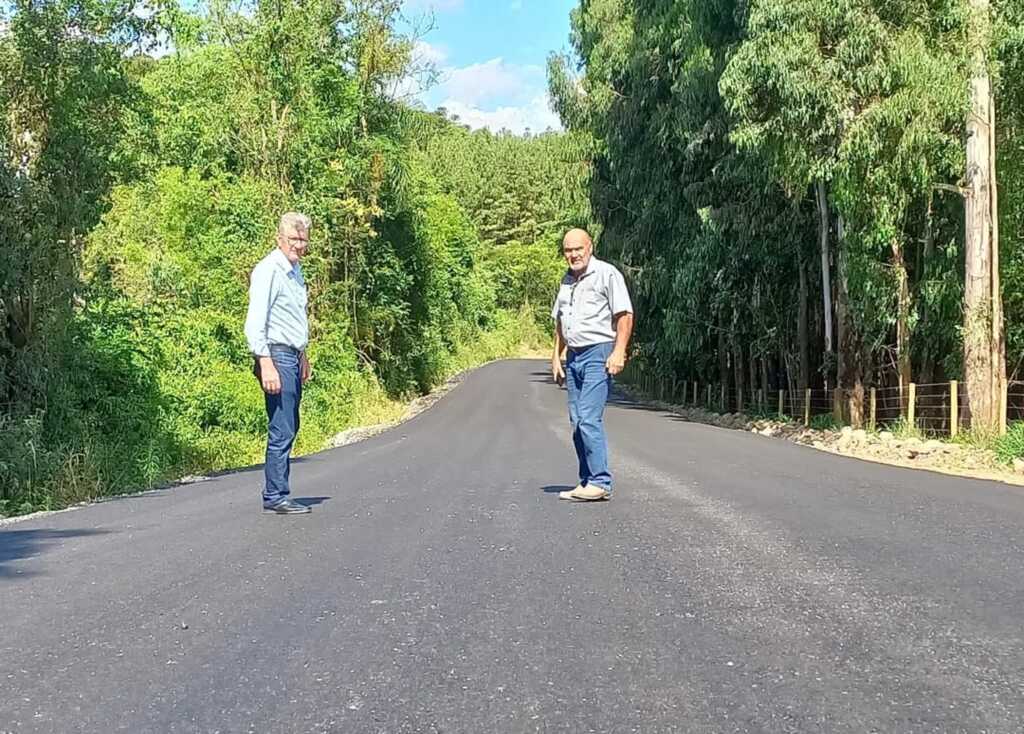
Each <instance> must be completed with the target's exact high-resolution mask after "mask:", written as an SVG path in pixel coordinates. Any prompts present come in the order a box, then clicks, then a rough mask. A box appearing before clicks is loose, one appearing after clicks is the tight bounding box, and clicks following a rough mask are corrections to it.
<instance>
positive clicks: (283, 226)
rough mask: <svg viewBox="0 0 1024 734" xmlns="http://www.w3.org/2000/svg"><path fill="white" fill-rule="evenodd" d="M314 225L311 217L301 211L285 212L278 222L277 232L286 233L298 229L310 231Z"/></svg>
mask: <svg viewBox="0 0 1024 734" xmlns="http://www.w3.org/2000/svg"><path fill="white" fill-rule="evenodd" d="M312 225H313V223H312V222H311V221H310V219H309V217H307V216H306V215H305V214H300V213H299V212H285V213H284V214H282V215H281V219H280V220H279V221H278V223H277V233H278V234H282V235H283V234H286V233H287V232H294V231H296V230H299V229H301V230H305V231H306V232H308V231H309V228H310V227H311V226H312Z"/></svg>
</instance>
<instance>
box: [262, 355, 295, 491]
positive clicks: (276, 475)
mask: <svg viewBox="0 0 1024 734" xmlns="http://www.w3.org/2000/svg"><path fill="white" fill-rule="evenodd" d="M270 358H271V359H272V360H273V361H274V366H275V367H276V368H277V374H279V375H280V376H281V392H279V393H278V394H277V395H271V394H269V393H264V394H263V396H264V398H265V400H266V404H267V418H268V422H269V427H268V430H267V460H266V464H265V465H264V467H263V472H264V475H265V476H266V485H265V486H264V488H263V504H264V505H265V506H269V505H272V504H274V503H276V502H280V501H281V500H283V499H285V498H286V497H287V496H288V494H289V492H290V490H289V489H288V476H289V475H290V473H291V460H290V457H291V453H292V444H294V443H295V436H296V435H297V434H298V432H299V403H300V402H301V401H302V373H301V369H300V366H299V353H298V352H296V351H294V350H292V349H290V348H288V347H279V346H271V347H270ZM257 376H258V375H257Z"/></svg>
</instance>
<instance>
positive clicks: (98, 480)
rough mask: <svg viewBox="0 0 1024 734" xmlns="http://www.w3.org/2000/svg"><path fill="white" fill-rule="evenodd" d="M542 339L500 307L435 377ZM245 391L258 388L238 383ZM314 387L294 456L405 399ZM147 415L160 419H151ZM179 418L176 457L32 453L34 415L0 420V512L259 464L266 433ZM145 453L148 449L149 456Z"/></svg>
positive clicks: (526, 317) (90, 440) (91, 446)
mask: <svg viewBox="0 0 1024 734" xmlns="http://www.w3.org/2000/svg"><path fill="white" fill-rule="evenodd" d="M549 339H550V337H549V335H548V334H547V333H546V332H545V331H544V329H542V328H541V326H540V324H538V323H537V321H536V319H535V317H534V316H533V314H532V313H531V312H530V311H529V310H527V309H522V310H520V311H518V312H499V313H498V314H497V316H496V319H495V323H494V326H493V328H491V329H490V330H488V331H486V332H478V333H475V334H472V335H467V336H466V338H464V339H463V340H462V341H461V342H460V343H458V345H457V346H456V348H455V349H454V350H453V352H452V353H451V354H450V355H449V357H448V359H447V360H446V362H445V365H444V367H445V369H444V370H443V372H442V374H441V375H440V376H439V377H440V379H439V382H444V381H445V380H447V379H448V378H450V377H452V376H453V375H455V374H458V373H459V372H463V371H465V370H468V369H472V368H475V367H478V366H480V365H482V364H485V363H487V362H491V361H494V360H497V359H505V358H512V357H522V356H537V355H543V354H545V352H546V350H547V349H549V348H550V346H549ZM223 389H224V390H225V391H228V392H229V393H230V390H231V389H232V386H231V385H230V384H227V383H225V385H224V386H223ZM244 390H245V391H250V390H258V387H257V386H256V385H255V383H253V384H251V385H250V384H248V383H246V384H245V385H244ZM321 393H322V394H321V395H320V396H319V398H316V397H315V396H314V395H312V394H311V395H310V399H308V400H304V401H303V418H302V430H301V431H300V432H299V437H298V441H297V443H296V447H295V455H297V456H299V455H303V454H309V453H313V452H316V451H319V450H322V449H323V448H324V447H325V446H327V445H328V444H329V443H330V440H331V439H332V438H333V437H334V436H336V435H337V434H338V433H341V432H343V431H346V430H348V429H351V428H356V427H362V426H372V425H380V424H385V423H394V422H397V421H398V420H400V419H401V417H402V416H403V415H404V414H405V413H406V410H407V408H408V401H406V400H403V399H397V398H394V397H391V396H389V395H388V394H387V392H386V391H385V390H384V389H383V387H382V385H381V384H380V382H379V381H378V380H377V378H376V376H375V375H374V374H373V373H372V372H369V371H367V370H359V371H355V372H349V373H347V376H346V377H345V378H344V379H343V380H341V381H339V382H338V383H337V384H332V386H331V388H330V389H328V390H326V392H324V391H323V390H321ZM231 394H233V393H231ZM248 394H249V393H248V392H245V395H248ZM260 402H262V400H261V401H260ZM152 420H153V421H154V422H155V421H159V420H161V419H160V417H158V416H153V417H152ZM178 420H179V422H178V423H175V424H174V426H173V430H172V431H171V433H172V434H173V435H174V436H175V437H176V440H178V441H179V443H180V444H181V446H180V448H181V454H182V455H181V456H180V457H179V458H178V459H172V458H170V457H169V455H168V453H167V451H165V450H163V449H161V448H160V447H159V446H149V447H146V446H142V445H129V443H128V441H129V439H130V437H120V438H118V440H117V443H118V445H117V446H113V445H104V444H105V443H110V439H109V438H108V439H106V440H105V441H104V440H103V439H101V438H98V437H90V436H80V437H79V439H80V440H79V441H78V442H77V443H76V444H75V445H67V446H54V447H50V448H49V449H48V450H46V451H43V450H41V449H40V450H36V449H35V447H36V446H40V445H42V443H43V441H42V436H41V434H40V426H39V421H38V420H36V419H27V420H22V421H20V422H18V423H15V424H11V423H8V422H2V421H0V430H2V431H3V432H4V433H6V434H7V435H6V436H5V438H6V439H7V443H6V444H0V449H3V448H4V447H5V446H6V447H7V448H11V447H12V446H13V447H15V448H18V451H17V452H15V453H14V454H12V455H11V456H8V455H7V454H5V453H4V452H3V451H0V480H2V479H4V478H6V479H7V480H8V481H9V482H12V486H8V487H6V491H2V490H0V517H8V516H14V515H24V514H28V513H31V512H35V511H38V510H56V509H62V508H64V507H68V506H71V505H74V504H77V503H79V502H83V501H88V500H93V499H96V498H97V497H101V496H108V495H114V494H122V493H125V492H132V491H143V490H146V489H150V488H152V487H154V486H159V485H161V484H165V483H166V482H168V481H173V480H175V479H178V478H180V477H182V476H185V475H189V474H204V473H209V472H213V471H221V470H225V469H233V468H237V467H241V466H249V465H253V464H258V463H261V462H262V461H263V451H264V446H265V442H266V435H265V434H264V433H263V432H262V428H259V429H257V428H255V427H253V428H251V429H247V430H238V429H227V428H223V427H213V428H205V429H204V428H200V427H199V426H197V425H193V424H192V423H191V422H190V421H189V419H187V418H184V417H181V418H179V419H178ZM122 442H124V445H121V444H122ZM132 452H134V453H132ZM8 453H10V452H8ZM150 453H152V454H154V455H153V456H151V457H149V454H150ZM129 454H130V455H131V458H132V459H138V460H143V459H145V460H146V461H145V462H144V463H146V464H147V465H148V464H149V463H152V467H153V468H152V471H147V472H145V474H144V476H143V475H142V474H139V473H136V474H134V475H132V478H130V477H129V476H121V475H119V474H116V472H118V471H119V470H122V469H123V468H124V465H127V463H128V458H129ZM112 457H116V458H112ZM147 457H148V458H147ZM118 459H124V461H120V460H118ZM150 459H152V461H151V462H150ZM15 460H17V463H15ZM140 477H141V478H140Z"/></svg>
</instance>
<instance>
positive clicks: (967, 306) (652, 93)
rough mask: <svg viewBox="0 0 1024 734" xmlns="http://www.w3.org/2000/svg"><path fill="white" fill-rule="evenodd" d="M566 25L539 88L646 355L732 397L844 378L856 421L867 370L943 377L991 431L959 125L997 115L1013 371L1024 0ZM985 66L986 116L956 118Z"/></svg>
mask: <svg viewBox="0 0 1024 734" xmlns="http://www.w3.org/2000/svg"><path fill="white" fill-rule="evenodd" d="M572 27H573V33H572V44H573V47H574V51H575V55H574V57H572V58H570V57H561V56H554V57H552V58H551V61H550V65H549V69H550V82H551V89H552V93H553V95H554V97H555V100H556V105H557V107H558V109H559V112H560V114H561V117H562V119H563V122H564V123H565V125H566V126H567V127H568V128H569V130H570V132H571V133H572V134H573V135H574V136H576V137H577V138H578V139H581V140H585V141H588V142H585V143H583V144H582V145H583V147H584V148H585V149H589V150H591V151H592V153H591V158H592V161H593V165H592V176H591V179H590V191H591V197H592V205H593V209H594V216H595V218H596V219H597V220H598V221H599V222H600V225H601V238H600V246H601V248H602V250H603V251H604V252H606V253H610V256H611V259H612V260H614V261H616V262H617V264H619V265H620V266H621V268H622V269H623V271H624V272H625V273H626V274H627V277H628V278H629V280H630V282H631V287H632V290H633V292H634V294H635V303H636V306H637V308H638V314H637V324H638V326H637V342H636V343H637V353H636V358H637V359H638V360H639V362H640V364H641V365H642V366H643V371H645V372H647V373H648V374H654V375H657V376H660V377H664V376H675V377H676V378H678V379H686V380H697V381H699V382H701V383H702V384H708V383H715V384H717V385H725V386H727V387H728V389H729V391H730V392H732V394H734V395H736V394H748V395H749V394H751V392H752V391H753V390H757V389H761V390H763V391H764V392H765V393H766V394H769V393H771V392H773V391H774V390H778V389H784V390H787V391H788V392H789V393H792V392H794V391H797V390H801V391H802V390H804V389H806V388H808V387H813V388H814V389H821V388H823V387H826V386H827V387H829V388H834V387H837V386H838V387H840V388H842V390H843V394H844V395H845V396H846V397H847V400H846V403H845V405H844V409H843V410H844V414H845V415H844V418H845V419H846V420H847V421H849V422H850V423H853V424H854V425H861V424H862V423H863V421H864V418H865V413H866V411H865V395H866V394H867V391H868V389H869V388H870V387H872V386H877V387H879V388H883V387H892V386H894V385H897V384H899V382H900V380H901V379H902V381H903V383H904V384H906V383H909V382H912V381H914V382H918V383H934V382H943V381H946V380H950V379H959V380H960V381H961V384H962V386H963V388H962V389H963V390H964V394H965V396H966V397H967V399H968V406H967V410H966V415H967V416H968V417H969V418H970V419H971V420H972V422H974V423H975V424H976V425H980V426H982V427H988V428H989V429H991V425H992V421H991V418H992V415H993V410H992V409H993V407H998V390H999V381H1000V380H1001V379H1002V375H1003V374H1004V367H1003V364H1002V361H1003V359H1004V356H1003V349H1004V347H1003V338H1002V334H1000V333H999V329H998V320H997V319H998V317H999V314H1000V308H999V305H1000V299H999V298H998V295H999V291H997V297H996V298H992V297H991V295H990V293H986V291H985V289H986V288H990V286H991V284H992V277H993V273H992V272H991V269H989V270H986V268H988V263H990V262H991V254H992V253H991V252H990V250H989V249H987V244H986V241H982V240H983V239H984V238H982V239H979V237H981V235H984V236H985V237H987V236H988V235H993V236H994V235H995V234H996V231H995V229H994V228H991V227H989V226H988V225H986V224H985V223H984V222H982V224H981V226H979V227H977V228H975V227H973V226H972V227H965V222H966V221H968V220H971V221H974V222H978V221H980V220H979V219H978V217H979V216H981V215H983V214H984V212H983V211H982V212H981V213H980V214H979V208H980V209H984V210H987V206H988V202H987V199H986V198H985V197H986V195H987V186H986V185H985V180H986V178H987V177H988V176H989V175H990V174H991V173H992V169H991V167H990V166H988V165H987V163H986V162H985V159H986V157H987V155H988V150H987V147H988V146H987V145H985V144H982V145H980V149H979V146H974V147H972V145H971V144H967V145H965V141H970V140H979V141H984V140H985V139H986V138H985V137H984V136H987V135H988V133H989V132H991V131H993V130H994V134H995V143H994V148H995V151H996V153H997V156H996V157H997V160H996V165H995V171H997V172H998V176H999V182H1000V187H999V207H1000V209H999V212H1000V216H999V219H998V224H999V227H998V235H999V243H1000V248H1001V257H1000V262H1001V268H1000V269H999V270H998V271H996V272H997V273H1001V294H1002V296H1003V300H1004V301H1005V324H1006V328H1005V345H1006V346H1005V363H1006V365H1008V367H1009V368H1008V370H1005V372H1007V373H1008V375H1009V377H1010V379H1019V378H1020V375H1019V372H1018V370H1019V366H1020V365H1021V364H1022V363H1024V297H1022V294H1024V267H1022V264H1024V217H1022V213H1024V194H1022V193H1021V192H1022V191H1024V188H1022V184H1024V146H1022V145H1021V140H1022V134H1024V73H1022V72H1024V66H1022V64H1024V61H1022V59H1024V3H1022V2H1021V0H992V2H991V3H990V2H988V0H923V1H922V2H910V1H907V2H881V1H880V0H878V1H876V0H843V1H840V2H836V1H835V0H699V1H698V0H664V1H663V2H633V1H627V0H583V1H582V2H581V3H580V4H579V7H578V8H577V9H576V10H575V11H574V13H573V15H572ZM989 82H991V84H992V88H993V94H994V100H995V113H994V117H991V116H981V117H978V116H977V115H976V114H969V113H971V111H972V104H973V105H974V107H973V109H974V110H975V111H977V110H979V109H981V108H980V107H979V105H981V104H982V103H984V105H987V104H988V101H989V100H988V95H987V94H984V93H978V94H974V93H972V90H974V91H975V92H977V91H978V90H983V89H984V87H985V85H987V84H988V83H989ZM972 99H973V100H974V101H973V102H972ZM969 133H970V134H969ZM972 187H973V188H972ZM972 217H974V219H971V218H972ZM983 218H984V217H983V216H981V219H983ZM976 256H977V257H976ZM968 269H969V270H970V271H971V272H972V273H974V274H975V275H976V276H977V277H972V278H970V279H966V278H965V271H966V270H968ZM994 322H995V324H996V329H994V330H993V329H992V325H993V323H994ZM965 357H966V359H965Z"/></svg>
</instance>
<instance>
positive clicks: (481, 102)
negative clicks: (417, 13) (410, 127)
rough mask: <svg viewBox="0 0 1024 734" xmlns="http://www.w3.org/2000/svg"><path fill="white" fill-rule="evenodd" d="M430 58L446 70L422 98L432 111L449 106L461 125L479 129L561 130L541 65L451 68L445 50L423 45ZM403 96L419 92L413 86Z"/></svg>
mask: <svg viewBox="0 0 1024 734" xmlns="http://www.w3.org/2000/svg"><path fill="white" fill-rule="evenodd" d="M417 52H418V54H419V55H420V56H421V57H422V58H424V59H428V58H429V59H432V60H433V62H434V63H435V64H436V65H437V66H438V69H439V71H440V79H439V80H438V83H437V85H436V86H434V87H433V88H431V89H429V90H422V91H421V93H420V94H419V95H418V96H419V99H420V101H421V102H422V103H423V104H424V106H425V107H427V108H428V109H434V108H437V107H444V108H445V109H446V110H448V113H449V114H450V115H456V116H458V118H459V122H460V123H462V124H464V125H469V126H470V127H471V128H473V129H478V128H483V127H486V128H488V129H490V130H493V131H495V132H497V131H499V130H502V129H505V130H511V131H512V132H514V133H517V134H522V133H523V132H525V131H526V130H527V129H529V130H530V131H531V132H535V133H540V132H544V131H545V130H547V129H548V128H552V129H555V130H559V129H561V124H560V121H559V119H558V116H557V115H556V114H555V113H554V112H552V110H551V107H550V104H549V102H548V94H547V77H546V74H545V73H544V69H543V67H541V66H537V65H532V64H510V63H508V62H506V61H505V60H504V59H503V58H501V57H496V58H493V59H490V60H489V61H483V62H480V63H476V64H470V65H468V66H462V67H456V66H453V65H445V63H444V62H445V59H446V57H447V54H446V53H445V49H438V48H435V47H433V46H430V45H429V44H425V43H423V44H417ZM403 91H406V92H408V91H412V92H413V94H414V95H415V89H414V88H413V87H409V86H407V87H406V88H405V89H404V90H403Z"/></svg>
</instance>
